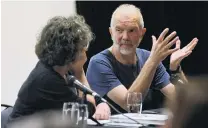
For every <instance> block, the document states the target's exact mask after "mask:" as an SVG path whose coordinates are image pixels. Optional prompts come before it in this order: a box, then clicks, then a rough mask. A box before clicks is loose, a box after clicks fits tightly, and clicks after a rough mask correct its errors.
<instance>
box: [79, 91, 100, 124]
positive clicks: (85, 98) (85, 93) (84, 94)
mask: <svg viewBox="0 0 208 128" xmlns="http://www.w3.org/2000/svg"><path fill="white" fill-rule="evenodd" d="M81 104H87V92H86V91H83V95H82V100H81ZM81 116H82V124H84V113H83V112H82V113H81ZM89 118H90V119H91V120H92V121H94V122H95V123H97V126H103V124H101V123H99V122H98V121H97V120H96V119H95V118H93V117H92V116H90V117H89Z"/></svg>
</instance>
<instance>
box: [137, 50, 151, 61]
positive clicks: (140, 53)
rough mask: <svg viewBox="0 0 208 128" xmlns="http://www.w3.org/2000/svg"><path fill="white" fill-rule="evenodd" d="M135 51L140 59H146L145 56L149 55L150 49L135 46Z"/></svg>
mask: <svg viewBox="0 0 208 128" xmlns="http://www.w3.org/2000/svg"><path fill="white" fill-rule="evenodd" d="M136 52H137V56H138V57H139V59H140V60H141V59H142V60H147V58H148V57H149V56H150V51H148V50H146V49H141V48H137V49H136Z"/></svg>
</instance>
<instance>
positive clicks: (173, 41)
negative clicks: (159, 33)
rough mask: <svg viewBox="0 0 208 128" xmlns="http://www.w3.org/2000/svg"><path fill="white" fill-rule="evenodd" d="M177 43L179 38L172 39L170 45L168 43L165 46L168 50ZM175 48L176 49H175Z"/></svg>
mask: <svg viewBox="0 0 208 128" xmlns="http://www.w3.org/2000/svg"><path fill="white" fill-rule="evenodd" d="M178 41H179V37H178V36H177V37H176V38H174V39H173V40H172V41H171V42H170V43H168V44H167V45H166V47H167V48H168V49H169V48H170V47H171V46H172V45H173V44H175V43H177V42H178ZM176 46H177V44H176ZM176 48H177V47H176ZM179 48H180V46H179Z"/></svg>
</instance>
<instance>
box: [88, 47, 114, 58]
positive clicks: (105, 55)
mask: <svg viewBox="0 0 208 128" xmlns="http://www.w3.org/2000/svg"><path fill="white" fill-rule="evenodd" d="M112 58H113V56H112V54H111V52H110V51H109V49H105V50H103V51H101V52H99V53H97V54H95V55H93V56H92V57H91V58H90V61H109V60H110V59H112Z"/></svg>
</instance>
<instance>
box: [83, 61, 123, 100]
mask: <svg viewBox="0 0 208 128" xmlns="http://www.w3.org/2000/svg"><path fill="white" fill-rule="evenodd" d="M86 75H87V80H88V82H89V84H90V86H91V88H92V90H94V91H95V92H97V93H98V94H99V95H101V96H104V95H105V94H107V93H108V92H109V91H110V90H112V89H113V88H115V87H117V86H118V85H121V82H120V81H119V79H118V78H117V77H116V75H115V73H114V72H113V67H112V65H111V64H110V62H109V61H108V60H105V59H95V58H92V59H91V60H90V62H89V65H88V69H87V74H86Z"/></svg>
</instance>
